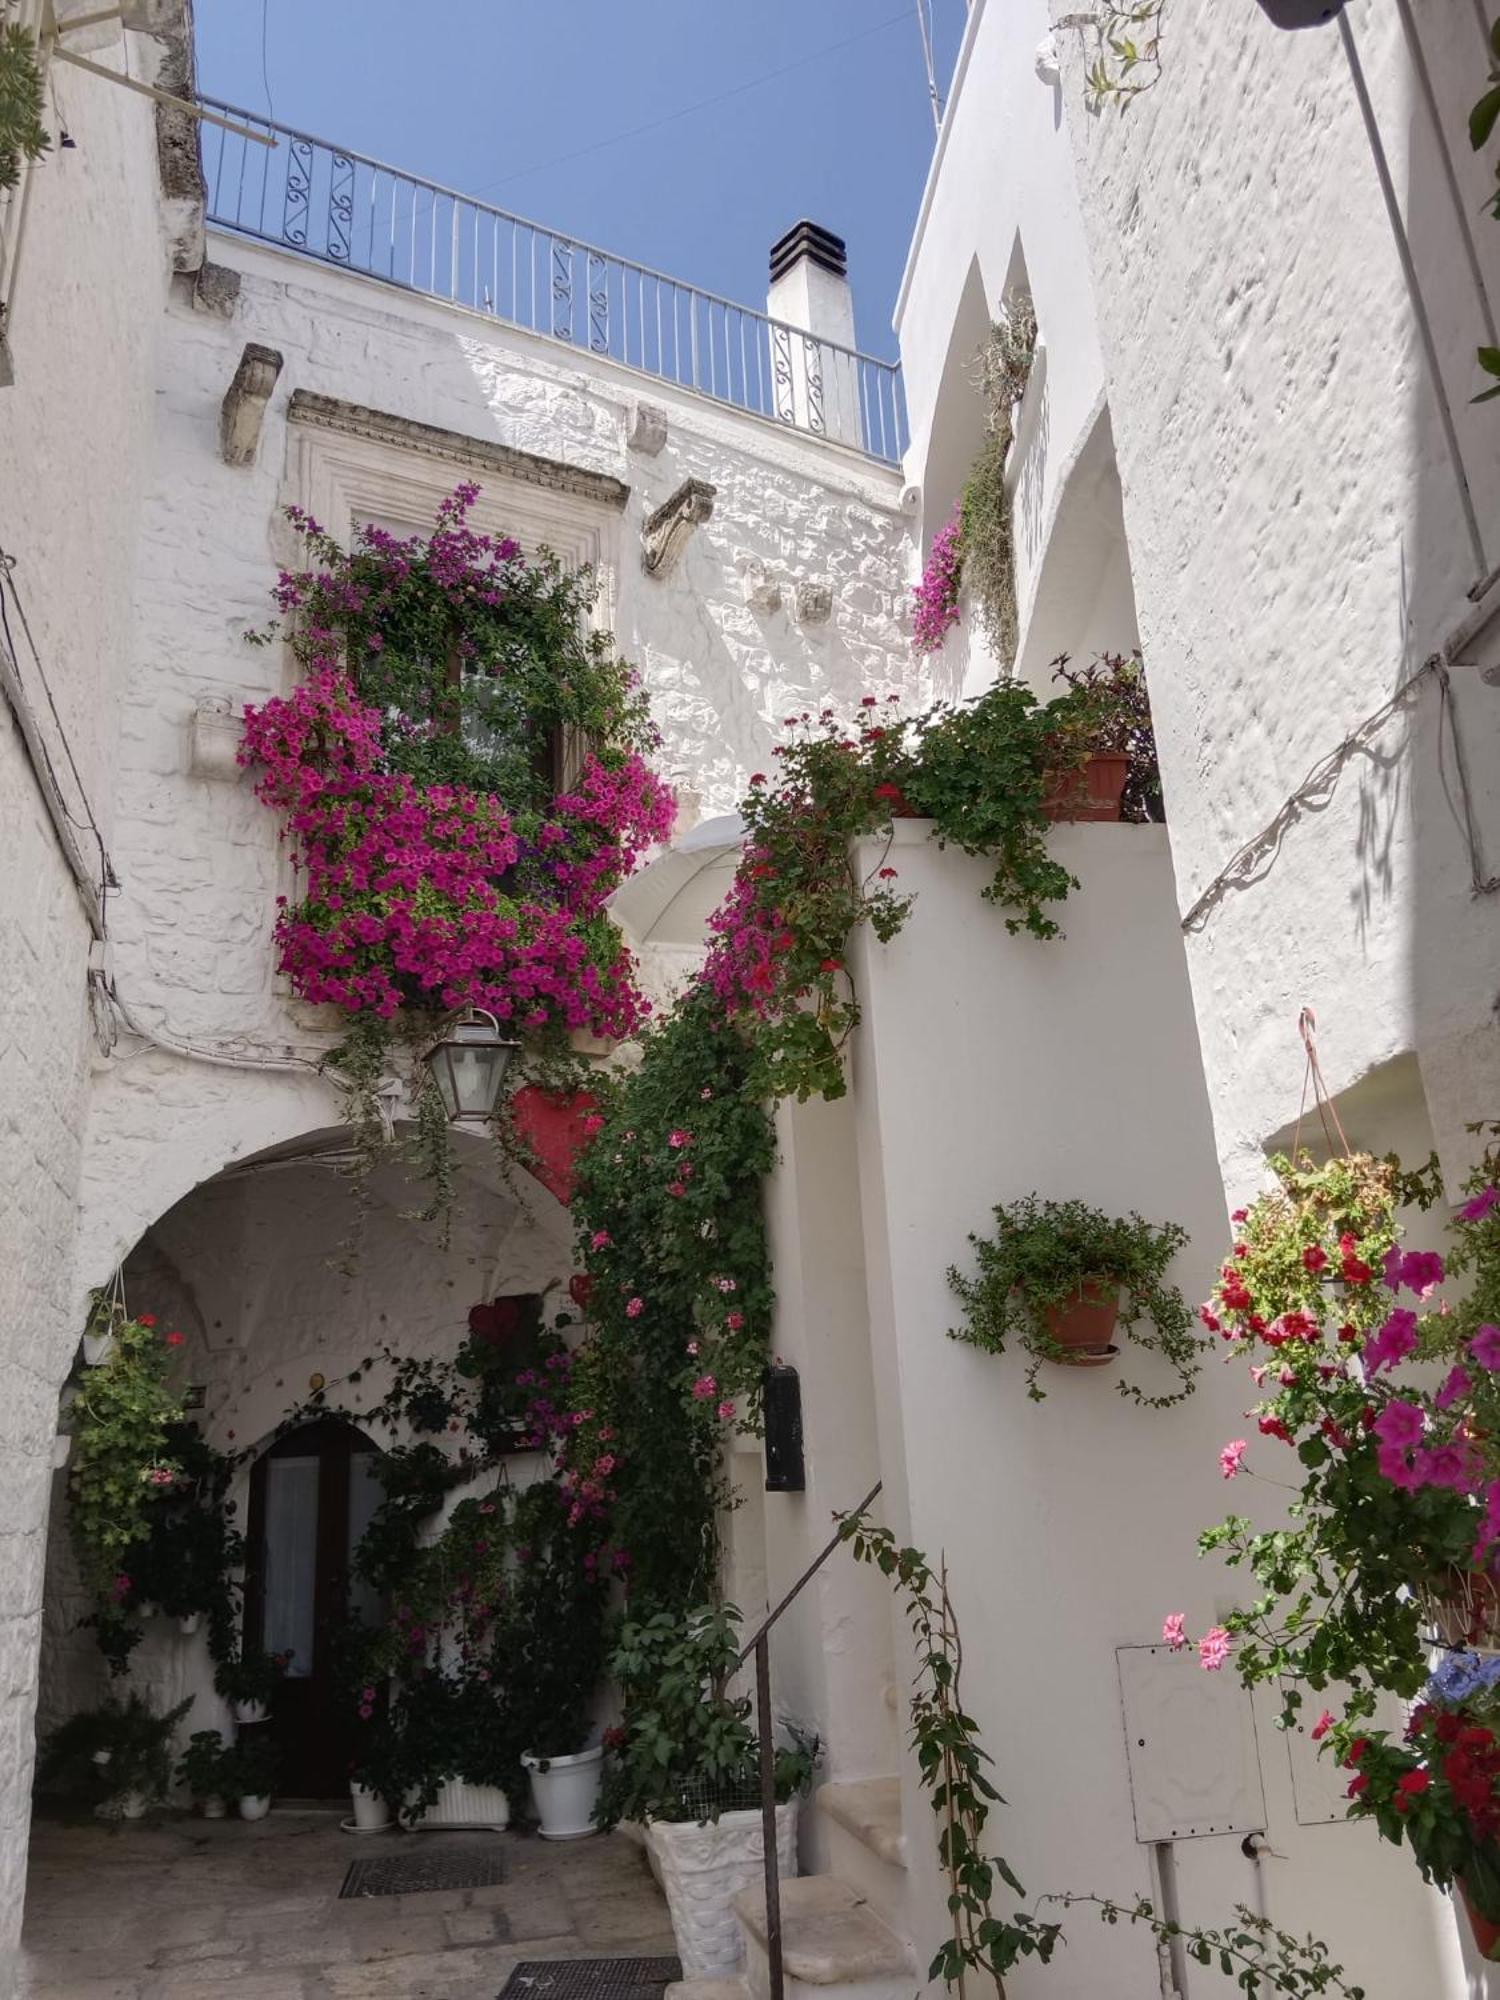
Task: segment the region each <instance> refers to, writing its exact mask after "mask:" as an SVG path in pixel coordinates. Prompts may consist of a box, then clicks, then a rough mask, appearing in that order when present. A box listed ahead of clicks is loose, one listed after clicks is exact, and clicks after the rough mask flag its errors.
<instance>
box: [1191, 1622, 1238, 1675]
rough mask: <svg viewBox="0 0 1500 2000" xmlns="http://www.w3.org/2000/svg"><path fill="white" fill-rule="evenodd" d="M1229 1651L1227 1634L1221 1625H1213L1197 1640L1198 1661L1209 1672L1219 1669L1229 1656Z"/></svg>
mask: <svg viewBox="0 0 1500 2000" xmlns="http://www.w3.org/2000/svg"><path fill="white" fill-rule="evenodd" d="M1229 1652H1230V1642H1229V1634H1228V1633H1227V1632H1226V1631H1225V1630H1224V1627H1223V1626H1222V1625H1215V1626H1214V1627H1213V1628H1212V1630H1210V1631H1208V1632H1205V1633H1204V1635H1203V1637H1202V1638H1201V1639H1200V1640H1199V1641H1198V1663H1199V1665H1200V1666H1202V1667H1204V1668H1206V1669H1207V1671H1208V1672H1209V1673H1211V1674H1216V1673H1217V1672H1218V1671H1219V1669H1220V1667H1222V1666H1223V1664H1224V1662H1225V1661H1226V1660H1227V1659H1228V1658H1229Z"/></svg>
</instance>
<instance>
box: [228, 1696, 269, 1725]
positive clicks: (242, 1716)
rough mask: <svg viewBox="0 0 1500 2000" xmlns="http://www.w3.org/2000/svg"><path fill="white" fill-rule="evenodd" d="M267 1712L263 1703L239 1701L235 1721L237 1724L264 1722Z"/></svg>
mask: <svg viewBox="0 0 1500 2000" xmlns="http://www.w3.org/2000/svg"><path fill="white" fill-rule="evenodd" d="M267 1712H268V1711H267V1709H266V1705H265V1703H264V1702H263V1701H237V1702H236V1703H235V1704H234V1719H235V1721H236V1722H245V1723H251V1722H264V1721H265V1719H266V1715H267Z"/></svg>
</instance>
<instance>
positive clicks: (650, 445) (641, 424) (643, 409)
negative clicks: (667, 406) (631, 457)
mask: <svg viewBox="0 0 1500 2000" xmlns="http://www.w3.org/2000/svg"><path fill="white" fill-rule="evenodd" d="M666 441H667V413H666V411H665V410H659V409H658V408H657V407H656V405H655V403H637V404H636V405H635V410H634V414H633V418H632V421H631V426H630V436H629V438H628V439H627V440H626V442H627V443H628V445H629V447H630V449H631V450H632V451H638V452H640V453H641V455H642V457H644V458H655V457H656V456H657V454H658V453H659V452H660V451H661V448H662V446H663V445H664V444H665V443H666Z"/></svg>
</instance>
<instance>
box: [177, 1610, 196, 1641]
mask: <svg viewBox="0 0 1500 2000" xmlns="http://www.w3.org/2000/svg"><path fill="white" fill-rule="evenodd" d="M199 1617H200V1613H198V1612H196V1611H190V1612H189V1613H188V1614H187V1616H186V1618H179V1619H178V1621H177V1629H178V1631H179V1632H180V1633H181V1634H182V1636H183V1638H184V1639H191V1638H192V1636H193V1634H194V1633H195V1632H196V1631H197V1629H198V1620H199Z"/></svg>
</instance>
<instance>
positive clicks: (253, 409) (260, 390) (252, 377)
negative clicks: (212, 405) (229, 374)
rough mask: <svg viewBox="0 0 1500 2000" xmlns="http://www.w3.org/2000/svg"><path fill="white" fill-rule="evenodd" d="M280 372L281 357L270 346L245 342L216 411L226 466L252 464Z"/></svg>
mask: <svg viewBox="0 0 1500 2000" xmlns="http://www.w3.org/2000/svg"><path fill="white" fill-rule="evenodd" d="M280 373H281V356H280V355H279V354H278V353H277V351H276V349H275V348H274V347H261V346H260V345H259V344H258V343H257V342H255V341H253V340H249V341H246V343H245V351H244V353H243V354H242V355H241V356H240V365H239V367H238V368H236V369H235V371H234V380H233V381H232V382H231V383H230V385H229V390H228V393H227V394H226V396H225V398H224V403H223V407H222V408H221V409H220V411H219V455H220V457H221V458H222V459H223V460H224V463H225V464H226V465H253V464H254V463H255V454H256V452H257V450H258V449H259V447H260V428H261V425H262V424H263V423H264V422H265V417H266V405H267V404H268V403H269V402H270V400H271V391H272V390H273V389H274V388H275V387H276V378H277V376H278V375H279V374H280Z"/></svg>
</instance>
